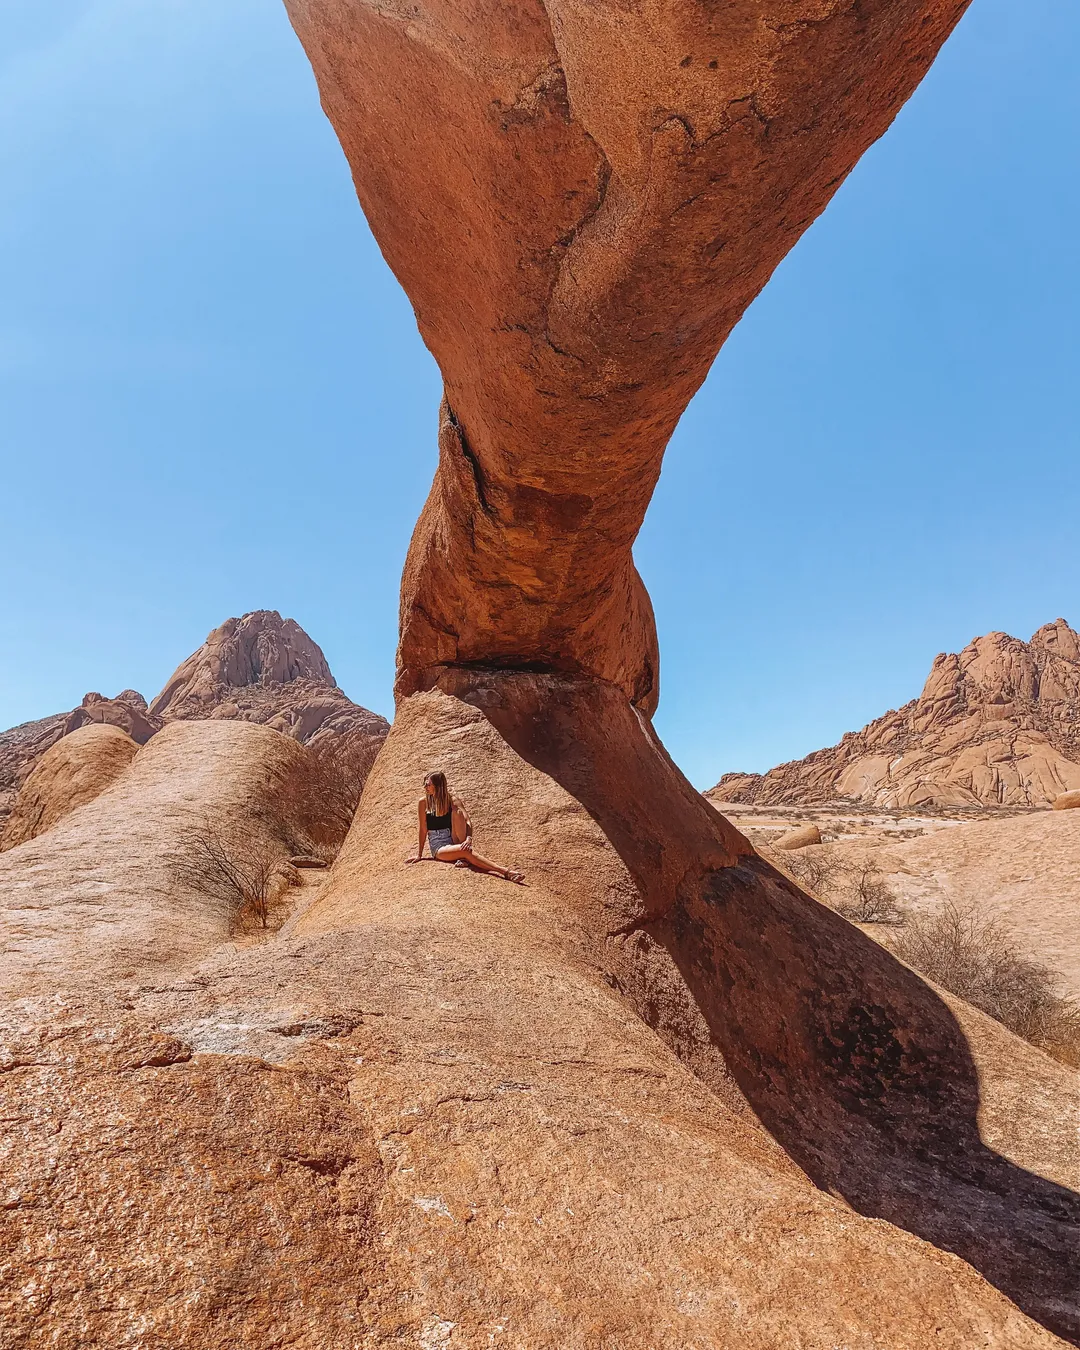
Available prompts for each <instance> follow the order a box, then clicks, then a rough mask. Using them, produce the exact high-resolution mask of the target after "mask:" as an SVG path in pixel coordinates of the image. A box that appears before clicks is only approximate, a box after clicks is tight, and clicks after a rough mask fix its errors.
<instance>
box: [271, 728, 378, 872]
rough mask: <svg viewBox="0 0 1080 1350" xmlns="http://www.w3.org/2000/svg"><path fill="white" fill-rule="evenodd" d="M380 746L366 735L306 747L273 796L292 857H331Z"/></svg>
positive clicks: (328, 739) (335, 738)
mask: <svg viewBox="0 0 1080 1350" xmlns="http://www.w3.org/2000/svg"><path fill="white" fill-rule="evenodd" d="M381 746H382V741H381V739H378V738H375V737H372V736H366V735H354V736H349V735H345V736H328V737H326V738H325V739H323V740H321V741H316V742H315V744H314V745H311V746H308V748H307V753H306V754H305V755H304V757H303V759H302V760H300V761H299V762H298V763H297V764H296V765H295V767H294V768H293V769H292V770H291V772H290V773H289V774H288V776H287V777H285V778H283V779H282V780H281V782H280V784H279V786H278V791H277V794H276V805H277V808H278V810H279V813H280V817H281V820H282V822H283V825H282V828H283V830H284V832H285V834H286V836H287V843H288V844H289V846H290V848H291V850H292V851H293V852H294V853H304V852H313V853H315V854H317V855H318V856H320V857H323V858H325V859H326V860H327V861H328V862H329V861H332V860H333V859H334V858H335V857H336V856H337V853H338V851H339V849H340V848H341V845H342V844H343V843H344V842H345V836H346V835H347V834H348V832H349V826H350V825H351V824H352V820H353V816H354V815H355V814H356V808H357V806H358V805H359V803H360V794H361V793H362V792H363V790H364V784H365V782H366V781H367V776H368V774H369V773H370V772H371V766H372V764H374V762H375V757H376V755H377V754H378V753H379V750H380V748H381ZM285 822H288V823H287V824H286V823H285Z"/></svg>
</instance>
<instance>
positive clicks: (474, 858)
mask: <svg viewBox="0 0 1080 1350" xmlns="http://www.w3.org/2000/svg"><path fill="white" fill-rule="evenodd" d="M435 856H436V858H437V859H438V860H439V862H464V863H468V865H469V866H470V867H473V868H475V869H476V871H478V872H490V873H493V874H494V875H495V876H499V877H505V879H506V880H507V881H513V880H515V879H516V878H519V877H520V876H521V873H520V872H515V871H513V870H512V869H511V868H509V867H503V866H501V865H500V864H499V863H497V862H492V861H491V859H490V858H485V857H483V855H482V854H479V853H475V852H474V851H473V850H472V849H471V848H468V847H467V846H466V845H465V844H447V845H446V846H445V847H444V848H441V849H439V851H438V853H437V854H436V855H435Z"/></svg>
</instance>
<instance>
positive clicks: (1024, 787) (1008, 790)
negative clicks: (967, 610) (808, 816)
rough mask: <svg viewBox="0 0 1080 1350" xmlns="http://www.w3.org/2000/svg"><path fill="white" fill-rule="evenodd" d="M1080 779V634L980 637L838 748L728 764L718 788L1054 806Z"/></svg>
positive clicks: (790, 795)
mask: <svg viewBox="0 0 1080 1350" xmlns="http://www.w3.org/2000/svg"><path fill="white" fill-rule="evenodd" d="M1076 788H1080V636H1078V635H1077V633H1076V632H1075V631H1074V630H1073V629H1072V628H1071V627H1070V626H1069V625H1068V624H1067V623H1066V622H1065V620H1064V619H1058V620H1057V622H1056V623H1050V624H1046V625H1045V626H1044V627H1043V628H1040V629H1039V631H1038V632H1037V633H1036V634H1035V635H1034V636H1033V637H1032V639H1031V641H1030V642H1021V641H1020V640H1019V639H1018V638H1014V637H1009V636H1008V634H1006V633H988V634H987V635H986V636H985V637H980V638H976V639H975V640H974V642H972V643H970V644H969V645H968V646H967V647H965V648H964V650H963V651H962V652H960V653H958V654H955V653H943V654H942V655H940V656H938V657H936V658H935V660H934V664H933V667H932V669H931V671H930V675H929V678H928V679H927V681H926V685H925V687H924V688H923V691H922V693H921V694H920V695H919V697H918V698H917V699H913V700H912V701H911V702H910V703H907V704H905V705H904V706H903V707H902V708H901V709H900V710H899V711H898V712H887V713H886V714H885V715H884V717H879V718H878V719H877V720H876V721H874V722H871V723H870V724H869V726H865V727H863V729H862V730H861V731H853V732H848V734H847V735H846V736H844V737H843V739H842V740H841V741H840V744H839V745H835V746H832V747H830V748H829V749H827V750H817V751H815V752H814V753H813V754H812V755H808V756H807V757H806V758H805V759H801V760H795V761H793V762H791V763H789V764H781V765H779V766H778V767H777V768H775V769H770V770H769V772H768V773H766V774H754V773H728V774H725V775H724V777H723V778H721V780H720V782H719V783H718V784H717V785H716V787H715V788H713V789H712V791H711V792H710V793H708V794H707V795H708V796H709V797H710V798H711V799H712V800H714V801H716V802H725V801H730V802H745V803H751V804H754V805H761V806H770V805H772V806H775V805H781V804H785V803H787V804H799V803H806V804H810V803H824V802H828V801H837V800H845V801H854V802H865V803H867V804H868V805H875V806H882V807H894V808H908V807H913V808H915V807H928V806H984V807H999V806H1048V805H1050V804H1052V803H1053V801H1054V800H1055V798H1057V797H1058V796H1059V795H1060V794H1061V793H1064V792H1066V791H1070V790H1072V789H1076Z"/></svg>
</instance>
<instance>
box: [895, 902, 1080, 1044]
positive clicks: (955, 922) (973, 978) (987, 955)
mask: <svg viewBox="0 0 1080 1350" xmlns="http://www.w3.org/2000/svg"><path fill="white" fill-rule="evenodd" d="M888 945H889V949H890V950H891V951H892V952H893V953H894V955H896V956H898V957H899V958H900V960H901V961H904V962H905V963H906V964H907V965H909V966H911V967H912V968H913V969H914V970H917V971H918V972H919V973H920V974H921V975H925V976H927V978H928V979H931V980H933V981H934V982H935V984H939V985H941V987H942V988H943V989H947V990H948V991H949V992H950V993H952V994H955V995H956V996H957V997H958V998H962V999H964V1000H965V1002H967V1003H970V1004H972V1006H973V1007H976V1008H979V1009H981V1010H982V1011H983V1012H984V1013H987V1014H989V1016H991V1017H993V1018H995V1019H996V1020H997V1021H999V1022H1001V1023H1002V1025H1003V1026H1006V1027H1008V1028H1009V1030H1010V1031H1013V1032H1015V1033H1016V1035H1017V1036H1022V1037H1023V1038H1024V1040H1026V1041H1030V1042H1031V1043H1032V1044H1033V1045H1037V1046H1039V1047H1040V1048H1041V1049H1043V1050H1045V1051H1046V1052H1047V1053H1048V1054H1050V1055H1053V1056H1054V1057H1055V1058H1056V1059H1059V1060H1061V1061H1062V1062H1063V1063H1066V1064H1077V1065H1080V1006H1078V1005H1077V1004H1076V1003H1075V1002H1074V1001H1073V1000H1072V999H1069V998H1065V997H1064V996H1062V994H1061V993H1059V991H1058V985H1059V980H1058V976H1057V975H1056V974H1055V972H1054V971H1052V970H1051V969H1050V968H1049V967H1048V966H1044V965H1041V964H1039V963H1038V962H1037V961H1031V960H1029V959H1028V958H1027V957H1025V956H1024V955H1023V954H1022V953H1021V952H1020V951H1019V950H1018V948H1017V947H1016V944H1015V943H1014V941H1013V939H1012V937H1011V936H1010V935H1009V934H1008V933H1007V932H1006V930H1005V929H1004V928H1002V927H1001V926H1000V925H999V924H997V923H996V922H995V921H994V920H993V919H990V918H987V917H986V916H985V915H982V914H980V913H979V912H978V911H977V910H975V909H961V908H959V907H958V906H956V905H952V904H949V905H947V906H946V907H945V908H944V909H942V910H940V911H938V912H937V913H935V914H932V915H927V916H924V917H920V918H915V919H912V920H910V921H909V923H908V924H907V925H906V926H905V927H904V929H903V930H902V932H900V933H899V934H897V936H896V937H894V938H893V939H892V940H891V941H890V942H889V944H888Z"/></svg>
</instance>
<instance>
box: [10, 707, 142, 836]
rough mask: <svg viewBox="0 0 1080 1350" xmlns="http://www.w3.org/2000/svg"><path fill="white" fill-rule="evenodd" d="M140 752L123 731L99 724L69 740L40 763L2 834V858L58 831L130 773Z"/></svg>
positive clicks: (91, 725)
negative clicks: (78, 810)
mask: <svg viewBox="0 0 1080 1350" xmlns="http://www.w3.org/2000/svg"><path fill="white" fill-rule="evenodd" d="M138 749H139V747H138V745H137V744H136V743H135V741H133V740H132V739H131V737H130V736H129V735H128V734H127V733H126V732H124V731H121V730H120V728H119V727H116V726H112V725H111V724H109V723H98V722H93V723H90V724H88V725H87V726H84V727H81V728H79V729H78V730H77V731H74V732H72V733H71V734H70V735H67V736H64V737H63V738H62V739H61V740H59V741H58V742H57V743H56V744H55V745H54V746H52V748H51V749H49V750H47V751H46V752H45V754H44V755H42V757H41V759H40V760H38V762H37V765H36V766H35V768H34V771H33V773H31V774H30V776H29V777H28V778H27V780H26V782H25V783H23V785H22V788H21V789H20V790H19V795H18V796H17V798H16V799H15V805H14V807H13V808H12V812H11V815H10V816H9V817H8V820H7V823H6V824H5V825H4V827H3V830H2V831H0V853H2V852H4V850H5V849H9V848H14V847H15V845H16V844H22V843H25V842H26V841H27V840H28V839H34V838H36V836H37V835H39V834H44V833H45V831H46V830H50V829H52V827H53V826H54V825H55V824H56V823H57V821H59V820H62V819H63V817H64V816H66V815H69V814H70V813H71V812H72V811H74V810H75V808H76V807H79V806H85V804H86V803H87V802H91V801H93V800H94V798H95V797H97V796H99V795H100V794H101V793H102V792H104V790H105V789H106V788H107V787H109V785H110V784H111V783H113V782H114V781H115V780H116V779H117V778H119V776H120V775H121V774H122V773H123V772H124V770H125V769H126V768H127V767H128V765H129V764H130V763H131V761H132V760H133V759H134V758H135V755H136V753H137V751H138Z"/></svg>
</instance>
